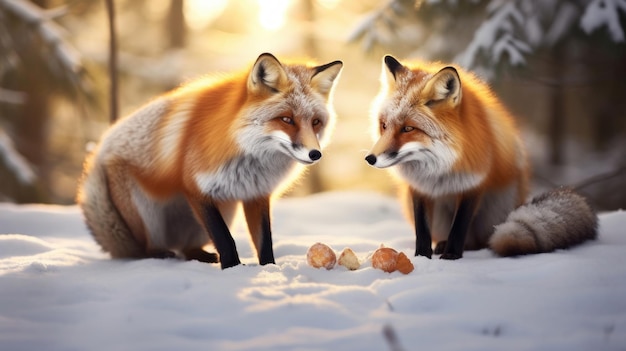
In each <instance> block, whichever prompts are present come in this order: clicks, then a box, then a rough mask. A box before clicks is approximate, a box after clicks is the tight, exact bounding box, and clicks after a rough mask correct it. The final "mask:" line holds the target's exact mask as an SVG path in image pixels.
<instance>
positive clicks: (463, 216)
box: [440, 196, 478, 260]
mask: <svg viewBox="0 0 626 351" xmlns="http://www.w3.org/2000/svg"><path fill="white" fill-rule="evenodd" d="M477 205H478V199H477V198H476V197H475V196H463V198H462V199H461V201H460V203H459V206H458V207H457V210H456V214H455V215H454V221H453V222H452V228H451V229H450V234H449V235H448V242H447V244H446V248H445V249H444V251H443V254H441V257H440V258H441V259H444V260H456V259H459V258H461V257H463V248H464V247H465V237H466V236H467V231H468V229H469V227H470V224H471V223H472V219H474V211H475V210H476V206H477Z"/></svg>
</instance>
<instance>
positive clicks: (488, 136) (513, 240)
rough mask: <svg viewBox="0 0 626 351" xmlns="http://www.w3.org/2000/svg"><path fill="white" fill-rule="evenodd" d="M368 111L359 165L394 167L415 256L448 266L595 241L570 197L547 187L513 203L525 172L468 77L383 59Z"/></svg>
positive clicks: (590, 224) (593, 228)
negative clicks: (477, 253)
mask: <svg viewBox="0 0 626 351" xmlns="http://www.w3.org/2000/svg"><path fill="white" fill-rule="evenodd" d="M381 83H382V88H381V91H380V93H379V95H378V98H377V100H376V101H375V104H374V105H373V113H372V127H373V135H374V140H375V145H374V146H373V147H372V149H371V151H370V152H369V154H368V155H367V156H366V158H365V160H366V161H367V162H368V163H369V164H370V165H372V166H374V167H377V168H386V167H392V166H393V167H394V169H395V171H396V173H397V175H398V176H399V179H400V181H401V183H402V184H404V190H405V196H406V201H405V202H406V204H407V205H408V206H407V208H408V211H407V212H408V213H409V217H410V219H411V220H412V221H413V222H414V225H415V235H416V247H415V255H416V256H418V255H421V256H426V257H428V258H430V257H431V256H432V254H433V249H432V242H433V241H434V242H435V243H436V244H437V245H436V246H435V253H436V254H441V256H440V258H442V259H458V258H461V257H462V256H463V251H464V249H481V248H484V247H490V248H491V249H492V250H493V251H495V252H496V253H497V254H499V255H502V256H511V255H520V254H529V253H540V252H548V251H552V250H555V249H559V248H567V247H569V246H572V245H576V244H578V243H581V242H583V241H585V240H589V239H594V238H596V235H597V216H596V214H595V213H594V211H593V210H592V209H591V208H590V207H589V206H588V205H587V203H586V201H585V200H584V199H583V198H582V197H581V196H579V195H577V194H575V193H574V192H572V191H570V190H567V189H557V190H553V191H550V192H548V193H546V194H543V195H540V196H539V197H537V198H535V199H534V200H532V201H531V202H530V203H528V204H525V205H522V204H523V202H524V200H525V198H526V196H527V191H528V177H529V165H528V161H527V160H526V152H525V150H524V146H523V144H522V141H521V139H520V133H519V132H518V129H517V127H516V125H515V123H514V120H513V117H512V116H511V114H510V113H509V112H508V111H507V110H506V109H505V107H504V106H503V105H502V103H501V102H500V101H499V100H498V99H497V98H496V96H495V95H494V94H493V93H492V92H491V91H490V90H489V88H488V87H487V85H486V84H484V83H483V82H481V81H480V80H479V79H477V78H476V77H475V76H474V75H472V74H470V73H467V72H464V71H463V70H461V69H459V68H455V67H453V66H445V65H442V64H438V63H425V62H413V63H409V64H407V65H406V66H405V65H403V64H401V63H400V62H399V61H398V60H396V59H395V58H393V57H392V56H386V57H385V58H384V64H383V76H382V77H381Z"/></svg>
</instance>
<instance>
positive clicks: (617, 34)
mask: <svg viewBox="0 0 626 351" xmlns="http://www.w3.org/2000/svg"><path fill="white" fill-rule="evenodd" d="M620 12H621V15H622V16H626V0H593V1H592V2H591V3H590V4H589V5H588V6H587V8H586V9H585V13H584V14H583V16H582V18H581V19H580V27H581V28H582V29H583V30H584V31H585V33H587V34H590V33H591V32H593V31H595V30H596V29H598V28H600V27H604V26H606V27H607V28H608V30H609V34H610V36H611V39H612V40H613V41H615V42H620V43H621V42H624V40H625V38H624V29H623V28H622V24H621V23H620Z"/></svg>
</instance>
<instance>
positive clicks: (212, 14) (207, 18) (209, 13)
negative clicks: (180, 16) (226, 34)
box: [184, 0, 228, 30]
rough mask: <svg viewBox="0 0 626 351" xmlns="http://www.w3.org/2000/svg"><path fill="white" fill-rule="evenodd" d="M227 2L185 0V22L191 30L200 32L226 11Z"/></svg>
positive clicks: (222, 0)
mask: <svg viewBox="0 0 626 351" xmlns="http://www.w3.org/2000/svg"><path fill="white" fill-rule="evenodd" d="M226 5H228V0H186V1H185V5H184V6H185V8H184V11H185V20H186V21H187V25H188V26H189V27H190V28H191V29H195V30H200V29H203V28H205V27H206V26H208V25H209V24H211V22H213V21H214V20H215V19H216V18H218V17H219V16H220V15H221V14H222V12H224V10H225V9H226Z"/></svg>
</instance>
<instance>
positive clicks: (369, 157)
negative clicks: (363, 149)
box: [365, 154, 376, 166]
mask: <svg viewBox="0 0 626 351" xmlns="http://www.w3.org/2000/svg"><path fill="white" fill-rule="evenodd" d="M365 161H367V163H369V164H370V165H372V166H373V165H374V163H376V156H374V155H372V154H369V155H367V156H365Z"/></svg>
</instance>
